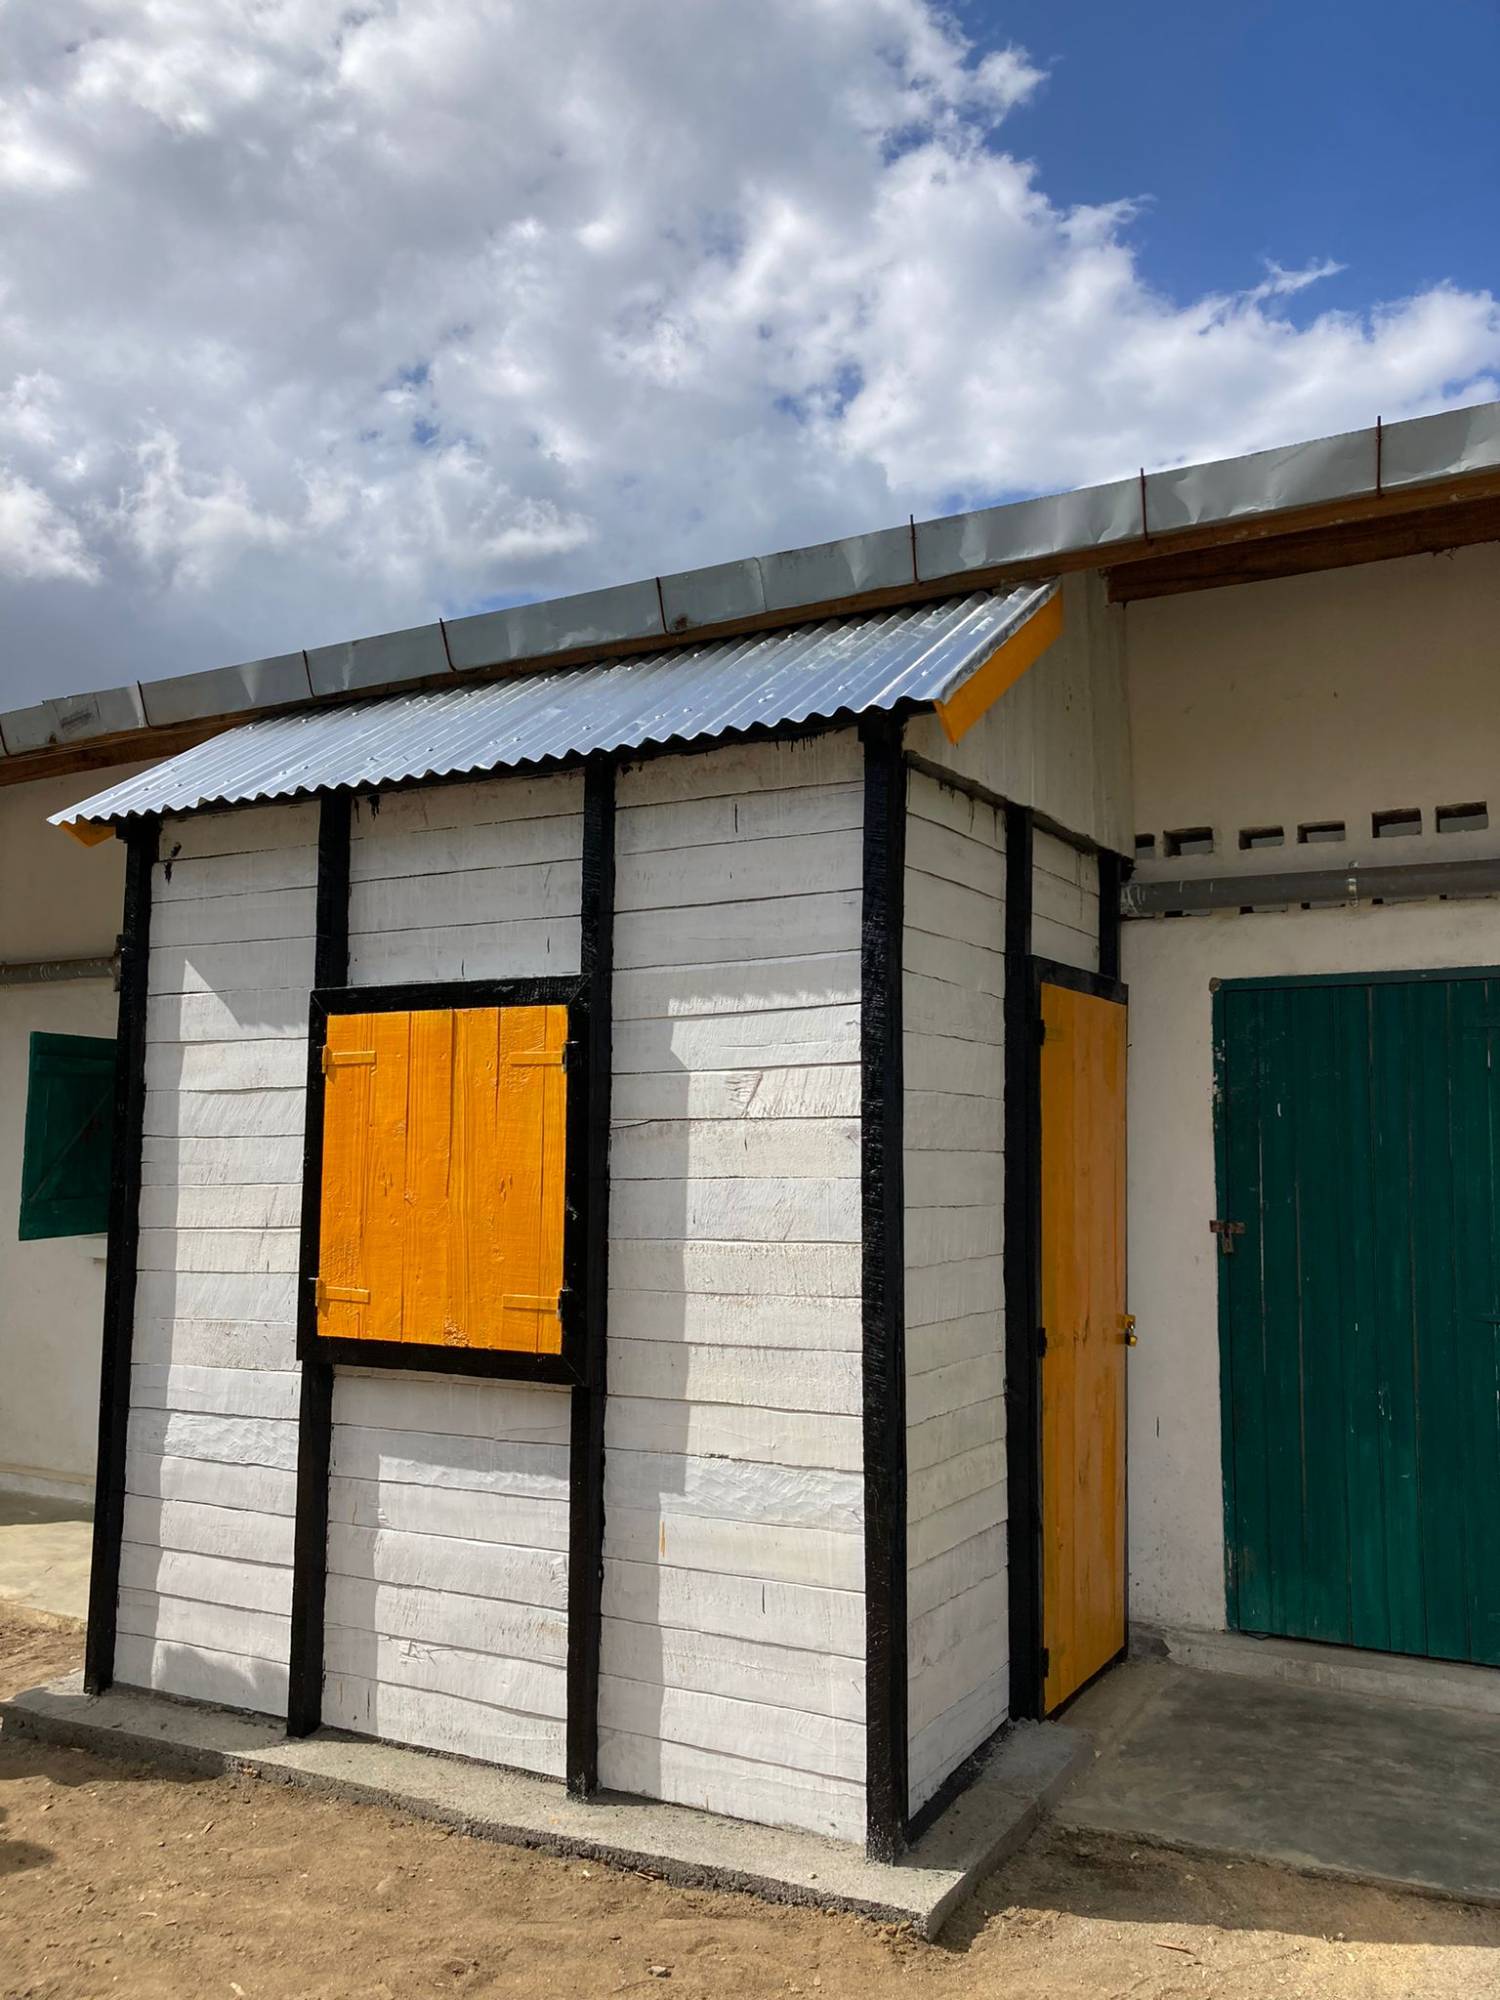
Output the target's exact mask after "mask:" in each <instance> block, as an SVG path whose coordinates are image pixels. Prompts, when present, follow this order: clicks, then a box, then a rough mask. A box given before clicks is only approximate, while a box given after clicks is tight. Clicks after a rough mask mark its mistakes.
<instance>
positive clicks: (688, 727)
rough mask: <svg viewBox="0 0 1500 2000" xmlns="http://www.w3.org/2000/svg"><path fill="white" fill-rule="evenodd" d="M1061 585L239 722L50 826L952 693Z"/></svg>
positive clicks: (495, 766) (540, 760)
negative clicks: (237, 725)
mask: <svg viewBox="0 0 1500 2000" xmlns="http://www.w3.org/2000/svg"><path fill="white" fill-rule="evenodd" d="M1057 589H1058V586H1057V584H1056V583H1053V582H1044V583H1038V584H1031V585H1026V586H1023V587H1021V588H1019V589H1016V590H1007V591H984V592H980V593H978V594H976V595H974V596H970V597H964V598H958V599H948V600H945V601H944V602H941V603H936V604H921V605H912V606H908V607H906V608H904V609H901V610H897V611H890V612H883V613H870V614H866V615H865V616H862V617H856V618H847V619H840V620H835V621H830V622H829V623H827V624H822V625H799V626H795V627H792V628H790V629H788V630H785V631H779V632H758V633H755V634H752V635H751V636H749V637H745V638H738V639H721V640H717V641H714V642H711V643H709V644H699V645H695V646H678V647H673V648H672V649H671V650H670V651H666V652H660V653H650V654H645V655H642V656H640V657H637V658H633V659H623V660H611V661H607V662H600V663H598V664H597V665H592V666H583V667H571V668H556V669H553V670H551V671H544V672H540V673H530V674H520V675H516V676H515V677H513V678H510V679H505V680H496V681H487V682H478V683H470V684H468V685H466V686H464V687H456V688H441V689H438V690H436V691H435V692H431V693H417V694H406V695H392V696H389V697H387V698H386V699H384V700H379V701H367V702H360V703H358V704H355V705H351V706H347V707H341V708H333V709H317V710H302V711H299V712H297V713H294V714H288V715H280V716H269V717H267V718H266V719H265V720H264V721H261V722H250V723H245V724H242V725H241V726H240V727H239V728H236V729H230V730H228V731H226V732H225V733H224V734H223V735H221V736H215V737H213V738H211V739H210V740H209V741H208V742H207V743H200V744H199V745H197V747H196V748H194V749H191V750H185V751H183V753H182V754H181V755H180V756H177V757H172V758H169V759H168V760H167V761H166V762H165V763H163V764H159V765H157V766H156V767H155V769H153V770H150V771H144V772H142V773H141V774H140V775H139V776H137V777H134V778H127V779H126V780H125V781H124V782H123V783H121V784H118V785H111V786H110V787H109V789H108V790H107V791H102V792H97V793H95V794H94V796H93V797H92V798H87V799H85V800H83V801H82V803H81V804H79V805H76V806H71V807H69V808H68V809H67V810H65V811H63V812H59V813H54V814H53V815H52V820H53V824H54V825H58V826H68V827H79V826H88V825H93V826H99V825H101V824H108V823H110V822H114V821H118V820H124V819H130V818H132V817H136V816H140V815H143V814H149V813H163V812H167V813H180V812H191V811H193V810H194V809H196V808H198V807H202V806H211V805H235V804H244V803H248V802H249V801H251V800H257V799H267V800H269V799H289V798H298V797H303V796H306V795H307V794H309V793H314V792H326V791H337V790H340V789H351V790H353V789H361V788H364V787H366V786H378V785H386V784H392V783H397V782H400V781H401V780H403V779H420V778H426V777H431V778H438V777H450V776H456V775H460V774H462V773H464V772H469V771H472V772H474V773H476V774H478V773H480V772H484V771H498V770H506V769H512V768H515V767H518V766H531V765H537V764H549V763H556V762H559V761H563V760H568V759H572V758H577V757H580V756H583V755H586V754H587V753H588V752H590V751H594V750H639V749H643V748H645V747H646V746H647V745H651V744H665V743H677V742H684V743H686V742H698V741H704V742H708V741H711V740H713V739H714V738H716V737H721V736H730V735H734V734H736V733H738V732H740V731H743V730H746V729H752V728H756V727H761V726H767V725H771V726H774V725H776V724H784V723H799V722H810V721H832V720H833V719H835V718H836V717H838V716H843V715H849V716H855V715H861V714H864V713H866V712H867V711H869V710H871V709H891V708H895V707H896V706H898V705H899V704H901V703H903V702H918V703H931V702H937V701H943V700H946V699H947V698H949V697H950V696H951V695H952V694H953V693H954V692H955V691H956V690H957V689H958V688H959V687H961V686H962V685H963V683H964V682H965V681H966V680H967V679H968V678H969V676H970V675H971V674H972V673H974V672H975V671H976V670H977V669H978V668H979V667H981V666H982V665H983V664H984V663H985V661H987V660H988V659H990V658H991V657H992V655H993V654H994V653H995V652H996V651H997V650H998V649H999V648H1000V647H1001V646H1002V645H1004V643H1005V642H1006V640H1007V639H1008V638H1011V637H1012V636H1013V635H1015V634H1016V633H1017V632H1019V630H1020V628H1021V627H1022V626H1023V625H1025V624H1026V623H1027V622H1028V620H1030V619H1031V618H1032V617H1034V616H1035V615H1036V613H1037V612H1039V611H1040V610H1041V609H1042V607H1043V606H1044V605H1046V604H1047V603H1048V601H1049V600H1050V599H1051V598H1052V597H1053V596H1054V595H1055V594H1056V592H1057Z"/></svg>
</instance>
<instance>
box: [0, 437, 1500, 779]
mask: <svg viewBox="0 0 1500 2000" xmlns="http://www.w3.org/2000/svg"><path fill="white" fill-rule="evenodd" d="M1478 482H1482V488H1481V490H1487V489H1488V488H1490V487H1491V486H1493V488H1494V489H1495V490H1496V491H1497V492H1500V403H1497V402H1491V403H1481V404H1473V405H1469V406H1467V407H1465V408H1461V409H1457V410H1438V411H1434V412H1431V413H1429V414H1427V415H1425V416H1419V417H1409V418H1404V419H1401V420H1399V421H1397V422H1395V423H1389V424H1387V423H1383V422H1380V421H1378V420H1377V422H1376V423H1375V424H1374V425H1373V426H1372V427H1370V428H1368V429H1365V430H1357V431H1345V432H1342V433H1340V434H1338V435H1336V436H1333V437H1326V438H1316V439H1311V440H1308V441H1305V442H1301V443H1296V444H1291V445H1278V446H1275V447H1272V448H1270V449H1268V450H1262V451H1256V452H1251V453H1248V454H1245V455H1243V456H1241V457H1237V458H1226V459H1218V460H1213V461H1210V462H1207V463H1203V464H1196V465H1184V466H1177V467H1169V468H1166V469H1163V470H1158V471H1155V472H1146V471H1144V470H1142V471H1140V472H1139V473H1137V474H1134V475H1132V476H1130V477H1127V478H1124V479H1118V480H1114V481H1111V482H1107V483H1105V484H1103V485H1098V486H1088V487H1082V488H1079V489H1077V490H1075V491H1073V492H1068V493H1058V494H1047V495H1041V496H1038V497H1036V498H1032V499H1025V500H1017V501H1008V502H1005V503H1004V504H1002V505H998V506H994V507H986V508H980V509H977V510H974V511H971V512H968V513H963V514H955V515H950V516H946V517H943V518H939V519H936V520H931V521H911V522H908V523H907V524H905V525H903V526H899V527H891V528H882V529H877V530H875V531H873V532H871V533H867V534H860V535H851V536H846V537H843V538H841V539H839V540H837V541H830V542H821V543H817V544H814V545H812V546H810V547H806V548H797V549H786V550H781V551H779V552H776V553H772V554H769V555H760V556H751V557H747V558H743V559H736V560H734V561H730V562H725V563H715V564H712V565H709V566H708V567H706V568H701V569H694V570H683V571H679V572H676V573H675V574H668V575H661V576H656V577H649V578H642V579H637V580H636V581H635V582H632V583H624V584H617V585H612V586H609V587H606V588H604V589H598V590H589V591H583V592H578V593H575V594H573V595H571V596H567V597H561V598H553V599H548V600H544V601H541V602H537V603H532V604H517V605H509V606H506V607H504V608H502V609H500V610H496V611H485V612H477V613H473V614H471V615H469V616H467V617H463V618H454V619H448V620H442V619H439V620H438V621H436V622H435V623H433V624H429V625H418V626H412V627H409V628H408V629H406V630H404V631H399V632H385V633H375V634H372V635H370V636H368V637H365V638H360V639H352V640H346V641H343V642H341V643H339V644H336V645H329V646H316V647H312V648H309V649H307V650H306V651H304V652H292V653H284V654H280V655H278V656H275V657H274V658H270V659H265V660H255V661H251V662H249V663H247V664H245V665H242V666H237V667H221V668H214V669H210V670H208V671H206V672H203V673H196V674H186V675H180V676H175V677H170V678H167V679H163V680H154V681H147V682H144V683H141V684H140V685H137V684H136V683H133V682H132V683H129V684H128V685H127V686H126V687H124V688H115V689H107V690H105V691H103V692H102V693H99V694H90V695H80V696H73V697H63V698H60V699H58V700H55V701H49V702H43V703H41V704H38V705H36V706H34V707H32V708H27V709H18V710H14V711H12V712H11V713H9V714H4V715H0V751H3V753H4V758H5V760H7V761H8V760H10V759H13V758H15V757H18V756H28V757H31V756H34V757H37V758H38V759H44V758H45V756H46V754H47V753H49V752H54V751H55V752H63V751H65V750H66V749H67V748H69V747H70V746H72V745H74V744H80V745H82V744H87V743H90V742H96V743H102V742H104V741H107V740H108V739H112V738H114V737H117V736H118V737H120V738H122V748H121V755H120V758H119V761H122V762H123V761H125V760H126V758H127V757H128V756H129V755H130V754H131V750H132V749H133V748H134V747H135V746H133V745H128V744H127V743H125V742H124V741H123V739H126V738H128V737H129V736H130V735H132V734H134V735H148V736H149V734H150V732H151V731H153V730H156V729H159V728H171V727H178V728H181V727H193V728H196V727H198V726H199V725H202V726H204V727H207V726H208V725H209V724H210V723H212V722H214V721H217V720H220V719H225V718H229V717H233V716H243V715H255V716H271V715H274V714H276V713H277V712H280V711H283V710H296V709H300V708H304V707H307V708H310V709H316V708H319V707H322V706H323V705H325V704H330V703H340V702H345V701H348V700H350V699H357V698H360V697H367V696H368V695H370V694H371V693H372V692H373V691H375V690H380V691H381V692H384V693H388V694H395V693H398V692H401V691H403V690H419V689H423V688H427V687H442V686H450V687H451V686H453V685H455V684H456V683H457V682H459V681H462V680H466V679H468V678H470V677H471V676H472V677H474V678H476V679H497V678H502V677H508V676H511V675H515V674H519V673H529V672H535V671H539V670H542V669H546V668H561V667H563V666H569V665H574V664H589V665H594V664H597V663H599V662H600V661H601V660H606V659H623V658H634V657H637V656H646V655H649V654H650V653H652V652H655V651H659V650H661V649H662V648H666V647H672V646H676V645H681V644H682V643H683V642H684V641H687V640H691V639H695V638H696V639H701V640H702V641H703V642H705V643H708V642H713V641H718V640H726V639H729V638H731V637H733V636H736V635H738V634H742V633H753V632H764V631H766V630H767V629H768V628H777V629H780V628H785V627H791V626H800V625H804V624H806V623H809V622H814V621H823V620H827V619H829V618H834V617H840V616H845V615H851V614H854V613H857V612H866V613H868V612H873V611H877V610H879V609H882V608H885V607H893V606H896V605H902V604H905V605H914V604H920V603H927V602H931V601H934V600H940V599H944V598H950V597H958V596H962V595H965V594H968V593H971V592H973V591H975V590H980V589H993V588H996V587H999V586H1002V585H1011V584H1014V583H1016V582H1019V581H1021V580H1023V579H1024V578H1025V577H1027V576H1028V575H1033V576H1034V575H1037V574H1038V573H1042V574H1047V573H1051V574H1057V573H1060V572H1062V571H1068V570H1078V569H1088V568H1107V567H1110V566H1111V565H1120V564H1128V563H1131V562H1135V561H1138V560H1141V559H1144V558H1147V557H1150V556H1154V555H1156V554H1158V553H1160V552H1161V551H1162V549H1163V547H1171V546H1173V545H1174V544H1175V545H1176V546H1178V547H1181V548H1183V549H1187V548H1192V547H1199V546H1204V545H1212V544H1215V543H1217V542H1219V541H1223V542H1225V543H1229V542H1232V541H1237V540H1240V539H1243V538H1245V537H1247V536H1260V535H1273V534H1280V533H1290V532H1294V531H1295V530H1296V528H1297V527H1298V525H1299V520H1300V517H1301V516H1304V515H1308V514H1316V513H1320V512H1326V510H1328V509H1335V510H1338V513H1337V514H1336V515H1335V518H1342V517H1344V512H1345V510H1347V518H1348V519H1350V520H1354V519H1357V518H1359V517H1360V516H1361V515H1364V514H1366V513H1368V512H1371V511H1378V510H1380V509H1382V508H1388V509H1390V510H1391V511H1393V512H1400V511H1402V510H1403V509H1412V510H1416V509H1420V508H1421V507H1423V506H1424V505H1426V506H1439V505H1442V504H1445V503H1450V502H1458V501H1462V500H1464V499H1466V498H1469V497H1471V496H1472V494H1473V491H1474V488H1475V484H1476V483H1478ZM140 747H141V748H142V749H147V746H146V745H142V746H140ZM147 754H149V750H148V749H147ZM99 761H103V760H102V759H100V760H99Z"/></svg>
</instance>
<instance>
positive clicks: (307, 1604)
mask: <svg viewBox="0 0 1500 2000" xmlns="http://www.w3.org/2000/svg"><path fill="white" fill-rule="evenodd" d="M351 811H352V801H351V799H350V797H349V794H348V793H347V792H339V793H335V794H333V795H331V796H330V797H328V798H325V799H324V801H323V803H322V806H321V807H320V809H319V814H320V816H319V820H318V896H317V914H316V920H315V921H316V943H315V946H314V951H313V985H314V987H317V988H320V989H321V988H323V987H326V986H343V985H345V984H347V982H348V978H349V821H350V815H351ZM322 1054H323V1050H322V1039H321V1037H320V1036H319V1035H316V1034H314V1033H312V1032H311V1024H309V1033H308V1038H307V1126H306V1130H305V1132H304V1135H303V1154H302V1237H303V1241H304V1243H306V1242H309V1241H316V1236H317V1229H318V1216H319V1204H320V1201H321V1197H322V1188H321V1187H320V1185H319V1183H318V1177H317V1175H316V1174H315V1173H313V1172H310V1171H309V1162H311V1161H315V1160H317V1159H319V1158H320V1157H321V1152H322V1147H321V1134H320V1133H319V1132H317V1131H315V1130H314V1123H315V1121H318V1122H320V1121H321V1119H322V1106H323V1093H322V1091H321V1090H319V1089H318V1087H317V1084H318V1073H319V1065H320V1063H321V1061H322ZM302 1294H303V1295H302V1297H301V1298H299V1299H298V1301H297V1330H298V1341H297V1346H298V1350H299V1352H300V1354H301V1357H302V1393H301V1400H300V1402H299V1404H298V1409H297V1518H296V1523H295V1528H294V1532H293V1542H292V1639H291V1667H290V1672H289V1675H288V1681H287V1703H286V1730H287V1734H288V1736H309V1735H311V1734H312V1732H313V1730H315V1729H316V1728H317V1727H318V1724H319V1723H320V1722H321V1721H322V1719H323V1605H324V1598H325V1595H326V1592H327V1586H328V1461H329V1456H330V1453H331V1451H332V1448H333V1364H332V1363H331V1362H329V1361H326V1360H324V1359H323V1358H322V1357H321V1356H320V1355H318V1354H317V1353H316V1352H314V1351H313V1348H312V1346H311V1343H310V1341H309V1339H308V1335H309V1334H310V1333H315V1332H316V1330H317V1301H316V1298H315V1297H314V1294H313V1287H312V1286H311V1285H310V1284H304V1285H303V1288H302Z"/></svg>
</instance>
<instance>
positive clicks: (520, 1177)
mask: <svg viewBox="0 0 1500 2000" xmlns="http://www.w3.org/2000/svg"><path fill="white" fill-rule="evenodd" d="M567 1032H568V1016H567V1009H566V1008H564V1007H472V1008H456V1009H433V1010H430V1011H422V1012H414V1013H370V1014H332V1015H330V1016H329V1020H328V1039H327V1045H326V1047H325V1050H324V1058H323V1069H324V1087H323V1088H324V1095H323V1188H322V1203H321V1223H320V1237H319V1245H320V1254H319V1266H320V1268H319V1283H318V1332H319V1333H320V1334H322V1335H324V1336H325V1337H328V1338H331V1339H335V1340H338V1339H345V1340H348V1339H363V1340H394V1341H403V1342H416V1343H419V1344H423V1345H428V1346H442V1347H477V1348H498V1349H504V1350H505V1351H507V1352H511V1353H522V1354H557V1353H560V1352H561V1349H562V1318H561V1304H560V1297H561V1292H562V1280H563V1218H564V1209H565V1200H564V1179H563V1173H564V1150H565V1138H566V1125H567V1075H566V1070H565V1067H564V1055H565V1045H566V1042H567Z"/></svg>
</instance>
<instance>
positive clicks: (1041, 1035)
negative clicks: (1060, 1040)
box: [1036, 1021, 1047, 1048]
mask: <svg viewBox="0 0 1500 2000" xmlns="http://www.w3.org/2000/svg"><path fill="white" fill-rule="evenodd" d="M1046 1039H1047V1023H1046V1022H1045V1021H1038V1022H1037V1024H1036V1045H1037V1047H1038V1048H1040V1047H1041V1046H1042V1043H1043V1042H1045V1041H1046Z"/></svg>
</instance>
